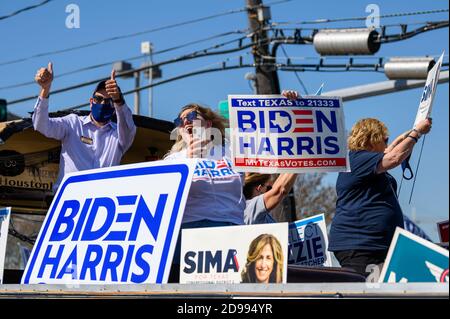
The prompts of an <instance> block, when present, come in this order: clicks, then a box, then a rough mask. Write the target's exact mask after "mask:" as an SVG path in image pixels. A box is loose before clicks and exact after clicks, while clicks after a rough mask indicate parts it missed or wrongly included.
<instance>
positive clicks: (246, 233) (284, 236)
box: [180, 223, 288, 284]
mask: <svg viewBox="0 0 450 319" xmlns="http://www.w3.org/2000/svg"><path fill="white" fill-rule="evenodd" d="M287 243H288V224H287V223H276V224H263V225H248V226H226V227H211V228H196V229H183V230H182V233H181V265H180V283H182V284H187V283H241V282H242V283H286V280H287Z"/></svg>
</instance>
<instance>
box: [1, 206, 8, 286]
mask: <svg viewBox="0 0 450 319" xmlns="http://www.w3.org/2000/svg"><path fill="white" fill-rule="evenodd" d="M10 217H11V207H0V284H2V283H3V270H4V269H5V268H4V267H5V255H6V241H7V240H8V229H9V218H10Z"/></svg>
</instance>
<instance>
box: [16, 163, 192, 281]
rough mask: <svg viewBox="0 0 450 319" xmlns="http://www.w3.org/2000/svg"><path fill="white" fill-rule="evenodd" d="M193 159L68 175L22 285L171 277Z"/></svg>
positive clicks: (53, 203)
mask: <svg viewBox="0 0 450 319" xmlns="http://www.w3.org/2000/svg"><path fill="white" fill-rule="evenodd" d="M195 164H196V163H195V161H194V160H180V161H157V162H147V163H141V164H132V165H123V166H116V167H110V168H102V169H95V170H89V171H82V172H77V173H73V174H67V175H66V176H65V177H64V179H63V181H62V183H61V185H60V187H59V189H58V191H57V193H56V195H55V198H54V200H53V202H52V205H51V207H50V209H49V211H48V214H47V216H46V218H45V221H44V223H43V225H42V228H41V231H40V233H39V236H38V238H37V241H36V244H35V245H34V247H33V251H32V253H31V256H30V259H29V261H28V264H27V266H26V269H25V271H24V275H23V277H22V283H24V284H36V283H47V284H71V285H73V284H93V283H94V284H96V283H98V284H113V283H114V284H121V283H165V282H167V279H168V275H169V271H170V267H171V261H172V257H173V252H174V249H175V244H176V240H177V237H178V232H179V227H180V223H181V219H182V215H183V212H184V207H185V203H186V198H187V194H188V192H189V189H190V185H191V180H192V175H193V171H194V168H195Z"/></svg>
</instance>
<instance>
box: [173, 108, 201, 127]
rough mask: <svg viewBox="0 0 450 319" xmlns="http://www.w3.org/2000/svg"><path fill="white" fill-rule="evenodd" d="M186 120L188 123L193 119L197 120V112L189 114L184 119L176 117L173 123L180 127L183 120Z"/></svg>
mask: <svg viewBox="0 0 450 319" xmlns="http://www.w3.org/2000/svg"><path fill="white" fill-rule="evenodd" d="M185 119H186V120H188V121H189V122H192V121H194V120H195V119H197V111H192V112H189V113H188V114H187V115H186V116H185V117H180V116H179V117H177V118H176V119H175V120H174V121H173V123H174V124H175V126H176V127H180V126H182V125H183V123H184V120H185Z"/></svg>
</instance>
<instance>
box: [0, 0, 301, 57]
mask: <svg viewBox="0 0 450 319" xmlns="http://www.w3.org/2000/svg"><path fill="white" fill-rule="evenodd" d="M289 1H292V0H289ZM246 10H247V8H241V9H234V10H230V11H226V12H222V13H218V14H213V15H210V16H206V17H201V18H197V19H192V20H187V21H183V22H178V23H173V24H169V25H165V26H162V27H157V28H152V29H148V30H144V31H139V32H134V33H130V34H126V35H121V36H115V37H110V38H106V39H103V40H100V41H95V42H90V43H86V44H82V45H78V46H74V47H70V48H66V49H60V50H55V51H48V52H43V53H38V54H35V55H32V56H29V57H26V58H20V59H16V60H11V61H5V62H0V66H4V65H9V64H15V63H19V62H23V61H27V60H31V59H34V58H38V57H44V56H49V55H55V54H60V53H65V52H70V51H74V50H79V49H84V48H88V47H93V46H96V45H99V44H103V43H106V42H111V41H116V40H122V39H126V38H131V37H136V36H139V35H143V34H149V33H153V32H158V31H162V30H168V29H173V28H177V27H181V26H185V25H188V24H193V23H197V22H201V21H206V20H210V19H214V18H218V17H223V16H226V15H231V14H235V13H240V12H244V11H246Z"/></svg>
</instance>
